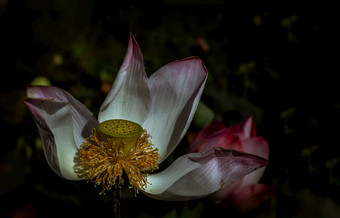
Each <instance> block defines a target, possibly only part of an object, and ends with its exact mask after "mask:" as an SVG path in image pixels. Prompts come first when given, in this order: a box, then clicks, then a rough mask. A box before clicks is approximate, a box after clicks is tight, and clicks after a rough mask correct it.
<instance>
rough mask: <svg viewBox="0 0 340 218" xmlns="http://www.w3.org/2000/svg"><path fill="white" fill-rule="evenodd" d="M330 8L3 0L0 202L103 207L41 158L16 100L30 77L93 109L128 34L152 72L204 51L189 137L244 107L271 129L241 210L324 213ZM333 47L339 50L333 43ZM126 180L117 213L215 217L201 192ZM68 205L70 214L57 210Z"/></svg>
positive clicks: (330, 167)
mask: <svg viewBox="0 0 340 218" xmlns="http://www.w3.org/2000/svg"><path fill="white" fill-rule="evenodd" d="M331 8H332V7H331V6H328V7H323V6H322V5H315V6H314V5H308V7H306V6H299V5H296V4H289V3H288V2H286V3H285V4H282V5H265V6H263V5H259V4H254V3H253V4H251V5H248V4H244V5H237V6H236V5H232V4H229V3H226V2H224V1H222V0H212V1H209V3H207V2H205V1H203V0H199V1H193V0H187V1H179V0H178V1H177V0H175V1H171V0H162V1H155V2H152V3H151V2H149V3H148V4H147V5H146V4H145V3H144V2H143V1H121V2H119V3H118V2H116V1H95V0H85V1H80V0H74V1H66V0H59V1H57V0H52V1H42V0H31V1H17V0H0V54H1V56H0V57H1V59H0V60H1V65H0V67H1V68H0V72H1V75H2V78H1V86H0V112H1V113H0V122H1V126H2V127H3V129H2V131H1V139H2V142H1V150H0V176H1V180H0V203H1V208H2V210H1V212H0V215H1V216H3V215H4V216H5V217H7V216H8V217H21V216H20V215H23V214H25V215H26V216H24V217H61V216H65V214H66V215H69V216H72V215H74V216H77V217H79V216H82V217H91V216H95V217H100V216H107V215H109V214H110V213H111V205H110V197H109V196H108V195H107V196H99V195H98V193H99V190H98V188H97V189H95V188H93V184H91V183H86V182H70V181H66V180H63V179H61V178H59V177H58V176H57V175H55V174H54V173H53V171H52V170H51V169H50V168H49V167H48V165H47V163H46V161H45V158H44V154H43V152H42V148H41V141H40V138H39V135H38V130H37V128H36V126H35V124H34V122H33V119H32V118H31V117H30V115H29V114H28V112H27V111H26V109H25V108H24V105H23V103H22V100H23V99H24V98H25V96H26V94H25V89H26V87H27V86H29V85H36V84H47V85H48V84H51V85H53V86H58V87H61V88H63V89H65V90H67V91H69V92H70V93H71V94H72V95H74V96H75V97H76V98H77V99H79V100H80V101H81V102H83V103H84V104H85V105H86V106H87V107H88V108H90V110H91V111H93V112H94V113H95V114H97V113H98V110H99V107H100V105H101V103H102V102H103V100H104V99H105V96H106V94H107V92H108V90H109V89H110V86H111V84H112V82H113V80H114V78H115V75H116V73H117V72H118V70H119V67H120V64H121V62H122V60H123V58H124V55H125V52H126V48H127V42H128V35H129V32H131V33H132V34H133V35H134V36H135V38H136V39H137V41H138V43H139V45H140V47H141V49H142V52H143V55H144V60H145V67H146V72H147V73H148V74H149V75H150V74H151V73H152V72H155V71H156V70H157V69H158V68H160V67H161V66H163V65H165V64H166V63H169V62H171V61H174V60H178V59H181V58H185V57H188V56H193V55H196V56H199V57H201V58H202V59H203V60H204V62H205V64H206V67H207V69H208V71H209V73H210V74H209V78H208V82H207V85H206V88H205V91H204V93H203V95H202V100H201V104H200V106H199V108H198V110H197V113H196V116H195V119H194V121H193V124H192V126H191V127H190V129H189V132H188V134H187V136H186V137H185V138H184V139H183V141H182V142H181V144H180V145H179V147H178V149H176V151H175V153H174V154H173V155H172V156H171V157H169V159H168V161H167V162H168V163H170V162H171V161H172V160H173V159H174V158H175V157H177V156H179V155H181V154H183V152H184V151H185V148H186V146H187V145H188V144H189V143H190V141H191V140H192V136H194V135H195V133H197V132H198V131H199V129H200V128H203V127H204V126H206V125H208V124H209V123H210V122H211V121H212V120H215V119H216V120H222V121H223V122H224V123H225V124H226V125H231V124H235V123H239V122H240V121H241V120H242V119H243V118H245V117H246V116H249V115H251V116H253V117H254V120H255V122H256V123H257V124H258V126H257V131H258V135H261V136H263V137H264V138H265V139H267V140H268V142H269V145H270V151H271V154H270V158H269V159H270V164H269V166H268V167H267V169H266V172H265V175H264V177H263V178H262V180H261V182H262V183H265V184H269V185H274V186H276V191H275V195H274V196H273V197H272V198H271V199H270V200H269V201H268V202H266V203H265V204H263V205H262V206H260V207H259V208H257V209H256V210H254V211H250V212H248V213H246V214H243V215H242V216H246V217H247V216H249V217H335V216H336V215H337V214H339V213H340V205H339V202H340V199H339V194H340V192H339V186H340V174H339V166H340V157H339V153H338V152H337V150H338V149H337V147H338V146H339V139H338V135H339V132H340V127H339V125H336V124H337V122H338V121H339V118H340V96H339V93H340V92H339V85H338V80H337V79H336V76H337V74H338V72H336V71H335V69H338V68H331V67H330V65H331V64H332V63H334V59H335V58H332V55H331V53H330V50H335V43H334V42H333V40H332V38H333V37H334V35H333V32H332V29H333V28H332V24H331V23H332V21H334V19H332V13H331ZM335 51H336V50H335ZM130 195H131V192H128V191H123V200H122V203H121V204H122V216H123V217H153V216H156V217H175V216H177V217H208V216H216V217H224V216H228V215H229V217H230V216H231V214H232V213H233V211H232V210H230V209H225V208H222V207H220V206H219V205H215V204H213V203H212V202H211V201H210V200H209V198H206V199H201V200H195V201H190V202H163V201H155V200H152V199H149V198H147V197H145V196H143V195H142V194H139V195H138V196H137V197H133V196H132V197H131V196H130ZM66 211H67V212H66Z"/></svg>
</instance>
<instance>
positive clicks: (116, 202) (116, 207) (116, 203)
mask: <svg viewBox="0 0 340 218" xmlns="http://www.w3.org/2000/svg"><path fill="white" fill-rule="evenodd" d="M113 216H114V217H115V218H120V188H119V187H118V185H117V184H115V186H114V188H113Z"/></svg>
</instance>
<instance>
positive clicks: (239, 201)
mask: <svg viewBox="0 0 340 218" xmlns="http://www.w3.org/2000/svg"><path fill="white" fill-rule="evenodd" d="M274 191H275V188H274V187H273V186H268V185H265V184H253V185H248V186H245V187H243V188H242V189H239V190H237V191H235V192H232V193H231V194H230V195H229V197H228V198H226V199H225V200H224V201H222V202H221V205H222V206H225V207H228V208H230V209H232V210H235V211H236V212H237V213H239V214H242V213H245V212H247V211H250V210H254V209H256V208H257V207H259V206H260V205H261V204H263V203H264V202H265V201H267V200H269V199H270V198H271V197H272V196H273V195H274Z"/></svg>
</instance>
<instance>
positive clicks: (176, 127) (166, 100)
mask: <svg viewBox="0 0 340 218" xmlns="http://www.w3.org/2000/svg"><path fill="white" fill-rule="evenodd" d="M207 76H208V72H207V70H206V68H205V66H204V64H203V61H202V60H201V59H199V58H197V57H191V58H187V59H183V60H179V61H175V62H172V63H169V64H167V65H165V66H163V67H162V68H161V69H159V70H158V71H157V72H155V73H154V74H153V75H152V76H151V77H150V78H149V80H148V85H149V88H150V93H151V98H152V104H151V107H150V111H149V114H148V117H147V119H146V120H145V123H144V124H143V127H144V128H146V129H147V130H148V132H149V133H150V134H151V136H152V142H153V144H154V145H155V146H156V147H157V148H158V151H159V155H160V160H159V161H160V162H162V161H163V160H164V159H165V158H166V157H167V156H168V155H169V154H170V153H171V152H172V151H173V149H174V148H175V147H176V146H177V145H178V143H179V141H180V140H181V139H182V137H183V136H184V134H185V132H186V130H187V129H188V127H189V125H190V123H191V120H192V118H193V115H194V113H195V111H196V108H197V105H198V103H199V99H200V97H201V94H202V91H203V88H204V85H205V82H206V79H207Z"/></svg>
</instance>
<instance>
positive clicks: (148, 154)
mask: <svg viewBox="0 0 340 218" xmlns="http://www.w3.org/2000/svg"><path fill="white" fill-rule="evenodd" d="M150 137H151V136H150V135H149V134H147V132H146V130H143V128H142V127H141V126H140V125H139V124H137V123H134V122H131V121H127V120H108V121H105V122H103V123H100V124H99V126H98V131H97V130H96V129H93V130H92V134H91V135H90V137H89V139H87V140H86V141H85V142H83V144H82V145H81V147H80V149H79V150H78V152H77V153H76V156H75V159H74V162H75V166H74V171H75V173H76V174H77V175H78V177H79V178H81V179H88V180H91V181H93V182H94V183H95V185H99V184H102V186H103V191H102V192H101V193H104V192H105V191H106V190H108V189H110V188H111V186H113V185H118V186H121V185H122V184H123V182H124V180H123V178H122V176H123V172H125V173H126V175H127V177H128V179H129V183H130V185H131V187H133V188H134V189H135V190H136V192H138V189H144V188H145V187H146V185H147V179H146V177H147V175H148V172H152V171H153V170H156V169H158V162H157V161H158V150H157V149H155V148H153V147H152V146H153V144H152V143H151V141H150Z"/></svg>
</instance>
